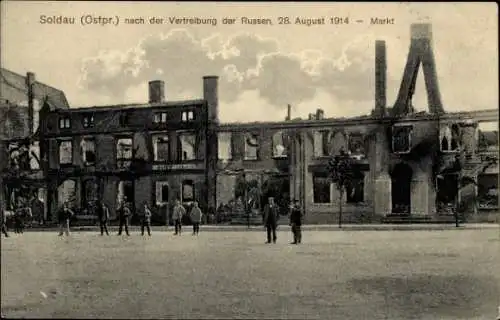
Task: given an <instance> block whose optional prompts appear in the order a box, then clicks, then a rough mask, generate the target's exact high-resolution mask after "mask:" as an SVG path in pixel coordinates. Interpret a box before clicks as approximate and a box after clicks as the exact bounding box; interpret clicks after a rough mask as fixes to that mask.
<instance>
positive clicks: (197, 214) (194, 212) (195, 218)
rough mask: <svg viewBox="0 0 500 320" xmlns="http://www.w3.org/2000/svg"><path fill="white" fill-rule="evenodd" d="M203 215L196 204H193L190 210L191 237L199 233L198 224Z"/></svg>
mask: <svg viewBox="0 0 500 320" xmlns="http://www.w3.org/2000/svg"><path fill="white" fill-rule="evenodd" d="M202 217H203V213H201V209H200V208H199V207H198V202H194V203H193V208H192V209H191V222H192V223H193V236H194V235H198V234H199V233H200V224H201V218H202Z"/></svg>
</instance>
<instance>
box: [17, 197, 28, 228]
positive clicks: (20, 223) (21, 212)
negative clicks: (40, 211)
mask: <svg viewBox="0 0 500 320" xmlns="http://www.w3.org/2000/svg"><path fill="white" fill-rule="evenodd" d="M29 216H31V209H30V208H29V207H27V206H26V205H25V204H24V203H23V202H22V201H21V200H18V205H17V208H16V210H15V215H14V223H15V227H14V228H15V229H14V231H15V233H23V232H24V228H25V225H26V221H27V220H28V217H29Z"/></svg>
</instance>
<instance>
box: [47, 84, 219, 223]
mask: <svg viewBox="0 0 500 320" xmlns="http://www.w3.org/2000/svg"><path fill="white" fill-rule="evenodd" d="M217 81H218V79H217V77H213V76H207V77H204V78H203V89H204V97H203V99H199V100H186V101H178V102H171V101H166V99H165V87H164V85H165V84H164V82H163V81H161V80H156V81H151V82H150V83H149V102H148V103H146V104H134V105H114V106H94V107H88V108H75V109H69V110H54V111H52V110H42V114H43V115H42V117H41V119H42V120H41V127H42V131H43V137H44V143H45V147H46V149H47V154H48V162H47V167H46V168H45V175H46V176H47V177H48V187H47V189H48V190H49V193H48V203H51V204H52V208H51V211H52V212H53V211H54V208H55V207H58V206H60V205H61V204H62V203H64V202H65V201H70V202H71V203H72V204H73V206H74V207H76V208H80V209H81V211H80V212H79V214H78V216H79V217H80V218H87V216H88V215H90V214H91V212H87V211H86V210H88V209H89V208H91V207H92V204H93V203H95V202H96V201H103V202H104V203H106V204H107V205H108V206H109V207H110V208H111V212H112V214H115V209H116V205H117V202H118V201H119V200H120V199H126V200H127V201H128V202H130V203H132V204H134V205H135V206H136V207H137V206H139V205H141V204H143V203H144V202H147V203H148V204H150V205H153V206H154V207H155V209H156V217H155V218H156V219H157V220H162V221H165V219H167V216H168V211H169V208H170V207H169V205H170V206H171V205H172V204H173V203H174V200H176V199H179V200H181V201H182V202H183V203H185V204H189V203H191V202H193V201H198V202H200V205H201V206H202V207H204V208H206V207H208V206H209V205H212V206H213V203H214V202H215V199H214V198H211V197H210V195H209V193H208V192H207V190H208V189H209V188H210V187H212V185H213V184H214V182H212V181H215V180H214V179H215V177H213V176H210V174H209V171H210V166H211V165H212V166H213V165H215V163H214V162H213V161H210V155H212V154H215V153H216V149H215V148H216V144H215V143H216V142H215V143H214V142H213V141H211V138H210V137H211V133H210V130H212V129H211V127H212V126H214V125H216V124H217V121H218V120H217V107H218V101H217ZM45 111H46V112H45ZM212 136H214V135H212ZM212 171H213V170H212Z"/></svg>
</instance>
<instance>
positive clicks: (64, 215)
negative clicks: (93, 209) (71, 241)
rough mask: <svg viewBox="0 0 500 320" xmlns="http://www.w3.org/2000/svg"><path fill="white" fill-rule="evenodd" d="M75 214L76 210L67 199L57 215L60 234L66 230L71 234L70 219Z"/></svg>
mask: <svg viewBox="0 0 500 320" xmlns="http://www.w3.org/2000/svg"><path fill="white" fill-rule="evenodd" d="M73 215H74V212H73V211H72V210H71V209H70V208H69V203H68V201H65V202H64V204H63V206H62V208H61V209H59V213H58V215H57V216H58V220H59V236H62V235H63V234H64V232H66V236H69V220H70V219H71V217H72V216H73Z"/></svg>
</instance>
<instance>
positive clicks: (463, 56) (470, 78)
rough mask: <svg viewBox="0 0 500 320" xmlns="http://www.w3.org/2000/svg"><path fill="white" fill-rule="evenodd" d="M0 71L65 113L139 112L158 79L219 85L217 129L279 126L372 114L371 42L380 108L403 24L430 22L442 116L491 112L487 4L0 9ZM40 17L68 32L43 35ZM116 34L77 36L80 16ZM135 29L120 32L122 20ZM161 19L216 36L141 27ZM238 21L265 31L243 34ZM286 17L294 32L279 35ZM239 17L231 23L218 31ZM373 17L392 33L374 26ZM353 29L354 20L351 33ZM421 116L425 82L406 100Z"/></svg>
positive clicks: (391, 96) (491, 29)
mask: <svg viewBox="0 0 500 320" xmlns="http://www.w3.org/2000/svg"><path fill="white" fill-rule="evenodd" d="M0 6H1V47H2V55H1V64H2V67H4V68H7V69H9V70H11V71H14V72H17V73H20V74H25V73H26V72H27V71H31V72H34V73H35V74H36V77H37V80H38V81H41V82H43V83H46V84H48V85H51V86H54V87H56V88H58V89H61V90H63V91H64V92H65V94H66V96H67V98H68V100H69V103H70V105H71V106H72V107H87V106H93V105H105V104H121V103H146V102H147V100H148V89H147V84H148V81H150V80H164V81H165V83H166V88H165V92H166V98H167V100H184V99H197V98H201V97H202V77H203V76H204V75H217V76H219V103H220V107H219V110H220V111H219V112H220V115H219V118H220V119H221V121H223V122H246V121H279V120H284V117H285V116H286V108H287V104H290V105H291V106H292V117H303V118H304V117H307V114H308V113H310V112H315V110H316V109H317V108H321V109H323V110H324V111H325V116H326V117H348V116H356V115H363V114H368V113H370V111H371V109H372V108H373V107H374V104H375V102H374V101H375V100H374V90H375V89H374V80H375V76H374V67H375V61H374V56H375V48H374V45H375V40H385V41H386V46H387V63H388V67H387V98H388V99H387V102H388V105H389V106H391V105H392V104H393V103H394V101H395V98H396V96H397V93H398V90H399V86H400V82H401V78H402V75H403V69H404V65H405V63H406V59H407V55H408V50H409V44H410V25H411V24H412V23H419V22H427V23H432V33H433V36H432V37H433V39H432V42H433V51H434V55H435V60H436V67H437V74H438V81H439V89H440V92H441V97H442V101H443V104H444V108H445V111H468V110H480V109H491V108H497V107H498V34H497V32H498V20H497V19H498V18H497V15H498V9H497V6H496V4H495V3H476V4H474V3H383V2H381V3H350V2H345V3H323V2H317V3H309V2H302V3H301V2H294V3H292V2H288V3H277V2H275V3H252V2H243V3H216V2H209V3H196V2H184V3H180V2H132V1H129V2H103V1H99V2H85V1H76V2H63V1H55V2H45V1H36V2H29V1H2V2H1V3H0ZM41 16H46V17H54V16H55V17H59V16H63V17H74V18H75V19H76V24H74V25H71V24H66V25H62V24H47V23H45V24H43V23H42V20H43V19H41ZM82 16H84V17H86V16H92V17H99V16H102V17H111V18H113V20H114V21H116V17H118V19H119V24H118V25H113V24H108V25H82V24H81V23H80V19H81V17H82ZM141 17H142V18H144V19H145V23H144V24H136V25H131V24H129V25H126V24H125V23H124V21H125V19H126V18H141ZM154 17H158V18H159V17H161V18H164V19H166V20H167V21H168V18H169V17H190V18H195V17H197V18H200V19H203V18H215V19H217V25H215V26H214V25H211V24H208V25H193V24H191V25H171V24H150V23H149V19H150V18H154ZM242 17H249V18H270V19H271V20H272V21H273V25H244V24H242V23H241V22H240V19H241V18H242ZM280 17H289V18H290V19H291V21H292V23H291V24H288V25H283V24H278V22H279V18H280ZM297 17H300V18H321V17H325V18H326V20H329V18H330V17H342V18H345V17H348V19H349V23H346V22H347V21H346V20H345V19H341V20H342V21H343V22H344V23H342V24H337V25H335V24H328V23H327V24H325V25H313V26H305V25H296V24H294V23H293V22H294V21H295V19H296V18H297ZM224 18H236V22H235V23H234V24H231V25H229V24H222V20H223V19H224ZM371 18H381V19H383V18H388V19H393V22H394V23H393V24H388V25H371V24H370V19H371ZM356 20H363V22H361V23H357V22H356ZM413 103H414V105H415V107H416V109H417V110H419V111H423V110H427V109H428V107H427V97H426V93H425V85H424V80H423V74H422V71H420V72H419V77H418V78H417V88H416V93H415V96H414V99H413Z"/></svg>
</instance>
